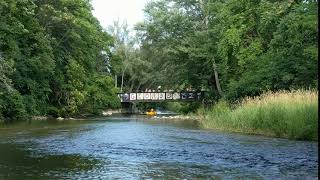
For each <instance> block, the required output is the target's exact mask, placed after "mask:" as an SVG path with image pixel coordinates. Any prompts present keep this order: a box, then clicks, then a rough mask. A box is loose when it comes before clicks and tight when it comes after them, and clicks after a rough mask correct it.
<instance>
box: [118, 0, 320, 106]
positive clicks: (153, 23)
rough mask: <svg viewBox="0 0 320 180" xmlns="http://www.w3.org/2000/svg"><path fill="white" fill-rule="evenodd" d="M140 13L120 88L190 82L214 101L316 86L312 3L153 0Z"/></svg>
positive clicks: (315, 23)
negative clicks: (125, 84) (133, 47)
mask: <svg viewBox="0 0 320 180" xmlns="http://www.w3.org/2000/svg"><path fill="white" fill-rule="evenodd" d="M145 14H146V18H145V21H144V22H142V23H139V24H137V25H136V30H137V32H138V33H137V35H138V37H139V38H138V39H139V40H140V44H141V47H140V49H139V51H138V52H137V51H132V52H133V53H135V54H137V55H136V56H133V55H132V56H131V57H132V58H131V59H130V61H129V62H133V63H126V65H127V70H126V71H125V79H127V80H128V82H130V83H129V84H128V89H133V90H135V89H138V88H140V89H144V88H148V87H149V86H150V85H154V86H155V87H156V86H158V85H161V86H162V87H163V88H173V89H185V88H187V87H189V86H191V87H193V88H194V89H205V90H208V91H209V92H210V93H211V97H213V99H212V100H213V101H212V102H214V101H216V100H217V99H214V97H217V98H220V97H224V98H225V99H228V100H230V101H234V100H238V99H239V98H242V97H245V96H256V95H259V94H261V93H263V92H265V91H278V90H290V89H300V88H302V89H305V88H317V87H318V31H319V29H318V1H315V0H289V1H288V0H280V1H271V0H157V1H152V2H150V3H149V4H147V6H146V7H145ZM126 52H130V51H126ZM123 54H124V53H123V51H119V53H118V54H117V55H119V57H125V56H124V55H123ZM127 57H128V56H127ZM137 57H138V58H137ZM123 59H125V58H123ZM131 67H132V68H131ZM119 74H120V72H119Z"/></svg>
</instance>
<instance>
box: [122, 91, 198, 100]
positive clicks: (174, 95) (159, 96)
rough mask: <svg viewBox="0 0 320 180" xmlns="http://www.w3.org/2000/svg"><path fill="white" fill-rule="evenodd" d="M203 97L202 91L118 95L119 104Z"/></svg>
mask: <svg viewBox="0 0 320 180" xmlns="http://www.w3.org/2000/svg"><path fill="white" fill-rule="evenodd" d="M203 96H204V91H197V92H196V91H184V92H130V93H118V97H119V98H120V101H121V102H157V101H196V100H201V99H202V98H203Z"/></svg>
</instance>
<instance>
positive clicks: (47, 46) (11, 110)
mask: <svg viewBox="0 0 320 180" xmlns="http://www.w3.org/2000/svg"><path fill="white" fill-rule="evenodd" d="M91 9H92V7H91V5H90V3H89V1H88V0H57V1H51V0H50V1H48V0H19V1H17V0H1V1H0V120H6V121H11V120H17V119H26V118H28V116H29V117H30V116H36V115H52V116H69V115H75V114H79V113H95V112H98V111H99V110H100V109H101V108H107V107H115V106H118V105H119V101H118V99H117V96H116V94H115V93H116V89H115V88H114V83H113V79H112V77H111V76H110V75H109V71H108V66H109V64H108V62H109V59H110V55H111V54H110V47H111V45H112V37H111V36H109V35H108V34H107V33H105V32H104V31H103V29H102V28H101V26H100V25H99V22H98V20H97V19H96V18H94V17H93V15H92V13H91Z"/></svg>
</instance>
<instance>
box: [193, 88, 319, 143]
mask: <svg viewBox="0 0 320 180" xmlns="http://www.w3.org/2000/svg"><path fill="white" fill-rule="evenodd" d="M196 115H197V116H199V117H200V126H201V127H202V128H204V129H216V130H223V131H231V132H240V133H245V134H253V135H266V136H272V137H281V138H288V139H295V140H309V141H318V91H316V90H296V91H279V92H267V93H264V94H262V95H261V96H257V97H252V98H249V97H248V98H245V99H244V100H243V101H241V102H239V103H236V104H229V103H227V102H226V101H219V102H218V103H217V104H216V105H214V106H213V107H212V108H208V109H205V108H200V109H199V110H198V111H197V114H196Z"/></svg>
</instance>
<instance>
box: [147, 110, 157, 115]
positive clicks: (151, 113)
mask: <svg viewBox="0 0 320 180" xmlns="http://www.w3.org/2000/svg"><path fill="white" fill-rule="evenodd" d="M146 114H147V115H149V116H154V115H156V114H157V112H155V111H151V112H146Z"/></svg>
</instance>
